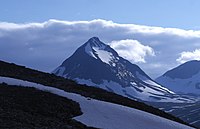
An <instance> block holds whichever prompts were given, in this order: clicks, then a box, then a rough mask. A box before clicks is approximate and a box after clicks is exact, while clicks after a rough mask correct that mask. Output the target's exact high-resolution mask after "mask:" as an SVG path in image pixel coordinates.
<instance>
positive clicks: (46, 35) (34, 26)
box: [0, 19, 200, 77]
mask: <svg viewBox="0 0 200 129" xmlns="http://www.w3.org/2000/svg"><path fill="white" fill-rule="evenodd" d="M93 36H97V37H99V38H100V40H102V41H103V42H105V43H111V42H112V41H118V42H119V41H120V42H122V41H123V42H125V41H127V40H126V39H129V40H130V41H131V42H134V43H132V44H131V43H126V45H127V46H128V47H126V46H125V49H123V50H122V51H121V52H122V54H120V55H121V56H124V57H125V55H126V58H127V59H129V60H130V61H132V62H138V64H139V66H140V67H141V68H142V69H143V70H144V71H145V72H147V73H148V74H150V75H151V76H153V77H155V76H158V75H161V74H162V73H164V72H166V71H165V70H168V69H171V68H172V67H175V66H177V65H178V64H179V63H178V62H177V61H176V59H178V58H179V53H181V52H183V51H191V50H195V49H196V48H199V47H200V46H199V42H200V31H195V30H183V29H178V28H162V27H152V26H144V25H135V24H118V23H115V22H113V21H106V20H101V19H96V20H91V21H59V20H49V21H45V22H42V23H23V24H16V23H6V22H0V60H5V61H10V62H14V63H17V64H22V65H26V66H27V67H32V68H35V69H39V70H43V71H51V70H53V69H54V68H55V67H57V66H58V65H59V64H61V63H62V61H63V60H65V59H66V58H67V57H69V56H70V55H71V54H72V53H73V52H74V51H75V50H76V49H77V48H78V47H79V46H81V45H82V44H83V43H85V42H86V41H87V40H88V39H89V38H91V37H93ZM141 43H142V44H141ZM119 46H120V45H119ZM120 47H122V46H120ZM136 47H137V49H136V50H134V51H132V50H133V49H134V48H136ZM152 48H153V49H152ZM128 49H130V50H131V52H130V53H127V52H126V50H128ZM121 52H120V53H121ZM153 53H155V54H153ZM152 55H156V56H152ZM145 61H146V62H147V63H140V62H145ZM179 62H180V61H179ZM150 64H161V65H159V67H155V65H150Z"/></svg>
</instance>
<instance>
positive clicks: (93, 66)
mask: <svg viewBox="0 0 200 129" xmlns="http://www.w3.org/2000/svg"><path fill="white" fill-rule="evenodd" d="M53 73H54V74H56V75H58V76H62V77H65V78H68V79H72V80H75V81H77V82H78V83H80V84H87V85H89V86H95V87H99V88H102V89H105V90H107V91H111V92H114V93H117V94H119V95H122V96H125V97H129V98H132V99H140V100H144V101H161V102H184V101H188V99H184V98H181V97H179V96H177V95H176V94H174V93H173V92H172V91H170V90H168V89H167V88H164V87H162V86H161V85H159V84H158V83H156V82H155V81H154V80H152V79H151V78H150V77H149V76H148V75H147V74H146V73H145V72H143V71H142V70H141V69H140V68H139V67H138V66H137V65H135V64H132V63H130V62H129V61H128V60H126V59H124V58H122V57H120V56H119V55H118V53H117V52H116V51H115V50H114V49H112V48H111V47H110V46H108V45H106V44H104V43H103V42H101V41H100V40H99V39H98V38H97V37H93V38H91V39H89V40H88V41H87V42H86V43H85V44H83V45H82V46H81V47H79V48H78V49H77V50H76V51H75V53H74V54H73V55H72V56H71V57H69V58H68V59H66V60H65V61H64V62H63V63H62V64H61V65H60V66H59V67H58V68H56V69H55V70H54V71H53Z"/></svg>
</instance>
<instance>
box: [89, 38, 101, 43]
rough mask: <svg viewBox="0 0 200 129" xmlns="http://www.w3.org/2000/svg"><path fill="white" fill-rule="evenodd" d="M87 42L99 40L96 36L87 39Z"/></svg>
mask: <svg viewBox="0 0 200 129" xmlns="http://www.w3.org/2000/svg"><path fill="white" fill-rule="evenodd" d="M88 41H89V42H100V40H99V38H98V37H92V38H90V39H89V40H88Z"/></svg>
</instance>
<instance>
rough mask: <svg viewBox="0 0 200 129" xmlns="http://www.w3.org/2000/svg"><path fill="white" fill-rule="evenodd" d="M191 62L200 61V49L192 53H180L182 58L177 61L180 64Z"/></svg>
mask: <svg viewBox="0 0 200 129" xmlns="http://www.w3.org/2000/svg"><path fill="white" fill-rule="evenodd" d="M190 60H200V49H196V50H194V51H192V52H189V51H186V52H182V53H180V57H179V58H178V59H177V60H176V61H178V62H180V63H185V62H187V61H190Z"/></svg>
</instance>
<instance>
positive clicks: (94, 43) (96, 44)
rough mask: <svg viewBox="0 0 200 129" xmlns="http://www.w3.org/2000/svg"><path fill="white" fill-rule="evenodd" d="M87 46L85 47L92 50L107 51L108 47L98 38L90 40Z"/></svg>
mask: <svg viewBox="0 0 200 129" xmlns="http://www.w3.org/2000/svg"><path fill="white" fill-rule="evenodd" d="M85 44H86V46H85V47H90V48H94V47H95V48H99V49H105V47H106V46H107V45H106V44H104V43H103V42H101V41H100V40H99V38H98V37H92V38H90V39H89V40H88V41H87V42H86V43H85Z"/></svg>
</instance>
